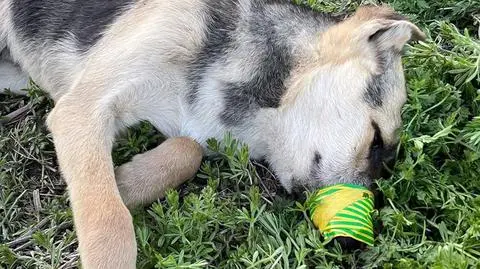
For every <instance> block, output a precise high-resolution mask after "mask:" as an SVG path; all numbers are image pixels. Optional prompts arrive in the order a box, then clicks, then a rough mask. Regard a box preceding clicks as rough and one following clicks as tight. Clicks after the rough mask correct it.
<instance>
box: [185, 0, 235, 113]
mask: <svg viewBox="0 0 480 269" xmlns="http://www.w3.org/2000/svg"><path fill="white" fill-rule="evenodd" d="M207 3H208V7H209V9H208V14H207V16H206V18H207V23H206V25H207V29H206V37H205V40H204V44H203V47H202V49H201V51H200V53H199V54H198V55H197V57H196V59H195V61H194V62H192V63H191V65H190V68H189V74H188V79H189V81H190V86H191V91H190V93H189V95H188V96H187V100H188V102H189V103H190V104H193V103H194V102H195V100H196V98H197V95H198V91H199V88H200V82H201V80H202V79H203V76H204V74H205V71H206V69H207V68H208V67H209V66H210V65H211V64H213V63H215V62H216V61H218V60H219V59H220V58H221V57H222V56H224V55H225V53H226V52H227V51H228V50H229V49H230V48H231V47H232V46H233V45H232V41H233V37H232V34H233V32H234V31H235V27H236V23H237V20H238V17H239V10H238V6H237V4H238V0H232V1H224V0H218V1H217V0H210V1H207Z"/></svg>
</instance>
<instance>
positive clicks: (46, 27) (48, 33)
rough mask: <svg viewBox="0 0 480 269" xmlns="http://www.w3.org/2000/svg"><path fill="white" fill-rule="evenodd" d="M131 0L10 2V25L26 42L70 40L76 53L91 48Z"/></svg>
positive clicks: (18, 0)
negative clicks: (75, 42) (75, 46)
mask: <svg viewBox="0 0 480 269" xmlns="http://www.w3.org/2000/svg"><path fill="white" fill-rule="evenodd" d="M134 2H135V0H115V1H98V0H68V1H62V0H12V12H13V22H14V26H15V28H17V29H18V30H20V32H21V34H22V36H23V38H25V39H27V40H28V41H32V40H33V41H35V40H41V41H58V40H61V39H64V38H68V37H72V36H73V37H74V38H75V39H77V41H78V48H79V50H80V51H86V50H88V49H89V48H90V47H91V46H93V45H94V44H95V43H96V42H97V41H98V39H99V38H101V37H102V35H103V31H105V30H106V29H107V27H108V26H109V25H110V24H111V23H112V22H113V20H114V19H115V18H116V17H117V16H119V15H120V14H121V13H122V11H123V10H124V9H125V8H126V7H128V6H129V5H130V4H133V3H134Z"/></svg>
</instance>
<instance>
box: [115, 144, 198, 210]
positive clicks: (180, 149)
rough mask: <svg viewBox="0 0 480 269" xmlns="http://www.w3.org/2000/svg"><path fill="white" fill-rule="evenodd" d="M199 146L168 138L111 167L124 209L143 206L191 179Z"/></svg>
mask: <svg viewBox="0 0 480 269" xmlns="http://www.w3.org/2000/svg"><path fill="white" fill-rule="evenodd" d="M202 156H203V151H202V148H201V146H200V145H199V144H198V143H197V142H195V141H193V140H191V139H190V138H186V137H178V138H169V139H167V140H166V141H165V142H163V143H162V144H160V145H159V146H158V147H156V148H155V149H153V150H150V151H148V152H145V153H143V154H139V155H136V156H135V157H134V158H133V160H132V161H131V162H129V163H126V164H124V165H122V166H120V167H118V168H117V169H116V170H115V177H116V180H117V184H118V189H119V190H120V194H121V196H122V199H123V202H124V203H125V205H126V206H127V207H128V208H134V207H136V206H142V205H147V204H149V203H152V202H154V201H155V200H156V199H158V198H162V197H163V196H164V194H165V191H166V190H167V189H168V188H175V187H177V186H179V185H180V184H182V183H183V182H185V181H186V180H188V179H190V178H192V177H193V176H194V175H195V173H196V172H197V170H198V169H199V167H200V164H201V161H202Z"/></svg>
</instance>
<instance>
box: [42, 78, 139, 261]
mask: <svg viewBox="0 0 480 269" xmlns="http://www.w3.org/2000/svg"><path fill="white" fill-rule="evenodd" d="M100 92H102V91H100V90H98V89H96V90H91V89H89V88H87V87H86V88H82V89H75V90H74V91H72V92H71V93H68V94H66V95H65V96H63V97H62V98H61V99H60V100H59V101H58V103H57V104H56V106H55V108H54V109H53V110H52V112H51V113H50V115H49V117H48V120H47V124H48V127H49V129H50V131H51V132H52V134H53V139H54V143H55V148H56V152H57V156H58V161H59V164H60V169H61V171H62V174H63V176H64V177H65V180H66V182H67V184H68V191H69V195H70V203H71V206H72V210H73V217H74V223H75V228H76V232H77V237H78V240H79V250H80V259H81V262H82V265H83V268H85V269H97V268H98V269H100V268H101V269H109V268H111V269H133V268H135V264H136V242H135V233H134V229H133V223H132V218H131V215H130V212H129V211H128V209H127V207H126V206H125V205H124V204H123V202H122V199H121V197H120V193H119V192H118V189H117V184H116V182H115V176H114V169H113V164H112V158H111V150H112V144H113V139H114V134H115V116H114V113H113V112H112V108H111V106H110V105H107V104H105V103H101V102H100V101H99V100H100V98H99V97H98V94H99V93H100ZM96 95H97V96H96Z"/></svg>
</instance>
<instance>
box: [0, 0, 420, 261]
mask: <svg viewBox="0 0 480 269" xmlns="http://www.w3.org/2000/svg"><path fill="white" fill-rule="evenodd" d="M422 38H424V34H423V33H422V32H421V30H420V29H419V28H418V27H416V26H415V25H414V24H412V23H411V22H409V21H407V20H406V19H405V18H404V17H402V16H400V15H398V14H396V13H395V12H394V11H393V10H392V9H390V8H388V7H385V6H381V7H361V8H359V9H358V10H357V11H356V12H355V13H354V14H352V15H350V16H347V17H344V18H338V17H336V16H331V15H328V14H321V13H317V12H313V11H311V10H310V9H307V8H305V7H299V6H295V5H293V4H291V3H290V1H289V0H191V1H167V0H116V1H99V0H69V1H57V0H2V1H1V2H0V52H2V54H1V55H2V56H1V57H2V58H1V62H0V88H1V89H4V88H9V89H10V90H12V91H18V90H20V89H22V88H25V87H26V86H27V82H28V79H29V78H32V79H33V80H34V81H35V82H36V83H37V84H39V85H40V86H41V87H42V88H43V89H44V90H45V91H47V92H48V94H49V95H50V96H51V98H53V100H54V101H55V107H54V109H53V110H52V111H51V113H50V114H49V116H48V120H47V125H48V128H49V130H50V131H51V132H52V135H53V139H54V143H55V148H56V154H57V156H58V160H59V165H60V170H61V172H62V175H63V177H64V178H65V180H66V182H67V184H68V192H69V195H70V202H71V206H72V209H73V215H74V222H75V228H76V232H77V236H78V239H79V251H80V257H81V261H82V264H83V267H84V268H87V269H91V268H115V269H118V268H135V263H136V242H135V235H134V229H133V225H132V219H131V215H130V213H129V210H128V208H131V207H134V206H137V205H145V204H148V203H151V202H152V201H154V200H155V199H157V198H159V197H162V195H163V194H164V191H165V189H166V188H170V187H176V186H178V185H179V184H181V183H182V182H183V181H185V180H187V179H189V178H191V177H192V176H193V175H194V174H195V172H196V171H197V169H198V167H199V166H200V162H201V159H202V156H203V155H204V152H205V151H204V147H205V144H206V140H207V139H208V138H212V137H213V138H217V139H221V138H223V135H224V133H225V132H230V133H232V134H233V135H234V136H235V137H237V138H239V139H240V140H241V141H242V142H244V143H246V144H247V145H248V146H249V148H250V151H251V152H250V154H251V158H253V159H264V160H266V161H267V162H268V164H269V165H270V167H271V169H272V170H273V171H274V173H275V174H276V177H277V178H278V179H279V181H280V182H281V184H282V185H283V187H284V188H285V189H286V190H287V191H289V192H292V191H295V190H299V189H302V190H304V189H316V188H319V187H321V186H326V185H331V184H336V183H354V184H362V185H366V186H369V185H370V184H371V183H372V181H373V180H374V179H376V178H377V177H378V171H379V170H380V168H381V166H382V162H384V161H388V159H391V156H392V153H393V152H394V149H395V147H396V144H397V141H398V135H397V130H398V129H399V128H400V127H401V108H402V105H403V104H404V102H405V101H406V89H405V79H404V74H403V69H402V63H401V52H402V49H403V47H404V46H405V45H406V43H407V42H409V41H410V40H415V39H422ZM141 120H147V121H149V122H150V123H152V124H153V125H154V126H155V127H156V128H157V129H158V130H160V131H161V132H162V133H163V134H164V135H166V136H167V137H170V138H169V139H167V140H166V141H165V142H164V143H162V144H161V145H159V146H158V147H157V148H155V149H153V150H152V151H149V152H147V153H144V154H142V155H138V156H136V157H135V158H134V159H133V160H132V161H131V162H130V163H127V164H125V165H123V166H121V167H119V168H117V169H114V166H113V164H112V158H111V150H112V145H113V142H114V138H115V135H116V134H117V133H118V132H119V131H121V130H122V129H125V128H126V127H128V126H131V125H133V124H135V123H138V122H139V121H141Z"/></svg>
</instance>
